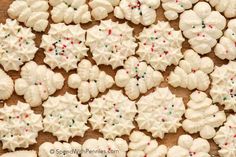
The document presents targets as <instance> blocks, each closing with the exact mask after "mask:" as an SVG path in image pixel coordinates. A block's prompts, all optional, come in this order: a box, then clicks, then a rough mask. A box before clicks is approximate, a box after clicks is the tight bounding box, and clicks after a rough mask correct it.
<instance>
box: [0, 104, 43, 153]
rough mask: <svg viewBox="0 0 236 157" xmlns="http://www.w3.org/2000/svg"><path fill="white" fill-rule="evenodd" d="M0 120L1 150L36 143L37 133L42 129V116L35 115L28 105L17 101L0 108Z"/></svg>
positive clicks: (12, 149) (11, 149) (25, 146)
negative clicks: (14, 103)
mask: <svg viewBox="0 0 236 157" xmlns="http://www.w3.org/2000/svg"><path fill="white" fill-rule="evenodd" d="M0 119H1V121H0V140H1V141H2V144H3V146H2V148H3V149H8V150H10V151H15V149H16V148H27V147H29V145H32V144H34V143H37V142H36V138H37V136H38V132H39V131H40V130H42V129H43V126H42V116H41V115H40V114H35V113H34V111H33V110H31V108H30V105H29V104H26V103H22V102H19V101H18V102H17V104H16V105H11V106H7V105H5V106H4V107H3V108H0Z"/></svg>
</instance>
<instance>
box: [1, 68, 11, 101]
mask: <svg viewBox="0 0 236 157" xmlns="http://www.w3.org/2000/svg"><path fill="white" fill-rule="evenodd" d="M13 91H14V83H13V80H12V78H11V77H10V76H9V75H8V74H7V73H5V72H4V71H3V70H2V69H0V100H6V99H8V98H10V96H11V95H12V93H13Z"/></svg>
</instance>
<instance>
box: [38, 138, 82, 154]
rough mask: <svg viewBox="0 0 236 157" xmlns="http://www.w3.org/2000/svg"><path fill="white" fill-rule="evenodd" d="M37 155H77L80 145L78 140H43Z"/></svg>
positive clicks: (79, 151) (79, 152)
mask: <svg viewBox="0 0 236 157" xmlns="http://www.w3.org/2000/svg"><path fill="white" fill-rule="evenodd" d="M60 152H61V154H60ZM63 152H64V154H63ZM55 154H56V156H55ZM38 155H39V157H77V156H79V155H81V145H80V144H79V143H78V142H71V143H67V142H63V143H62V142H58V141H56V142H54V143H50V142H44V143H43V144H41V145H40V146H39V153H38Z"/></svg>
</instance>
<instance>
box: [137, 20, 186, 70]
mask: <svg viewBox="0 0 236 157" xmlns="http://www.w3.org/2000/svg"><path fill="white" fill-rule="evenodd" d="M138 39H139V49H138V50H137V52H136V53H137V54H138V55H139V56H140V59H141V60H145V61H146V62H147V63H148V64H150V65H151V66H152V67H153V68H154V69H156V70H161V71H164V70H165V69H166V67H167V66H170V65H172V64H174V65H177V64H178V62H179V60H180V59H181V58H182V57H183V55H182V53H181V48H182V43H183V41H184V38H183V36H182V33H181V31H176V30H174V29H173V28H172V27H171V26H170V24H169V23H168V22H164V21H159V22H158V23H157V24H155V25H151V26H150V27H148V28H144V29H143V31H142V32H141V33H140V34H139V36H138Z"/></svg>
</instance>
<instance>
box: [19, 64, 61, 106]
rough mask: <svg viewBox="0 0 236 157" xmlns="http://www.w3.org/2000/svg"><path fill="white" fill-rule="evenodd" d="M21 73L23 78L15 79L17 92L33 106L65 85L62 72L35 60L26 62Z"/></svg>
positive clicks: (39, 103)
mask: <svg viewBox="0 0 236 157" xmlns="http://www.w3.org/2000/svg"><path fill="white" fill-rule="evenodd" d="M20 75H21V78H18V79H16V80H15V91H16V94H18V95H23V96H24V98H25V101H26V102H27V103H29V104H30V106H32V107H36V106H39V105H41V104H42V101H44V100H46V99H47V98H48V96H49V95H52V94H54V93H55V92H56V90H58V89H61V88H62V87H63V85H64V78H63V76H62V75H61V74H60V73H55V72H53V71H52V70H51V69H49V68H47V67H46V66H45V65H38V64H37V63H35V62H34V61H31V62H28V63H26V64H25V65H24V66H23V67H22V68H21V73H20Z"/></svg>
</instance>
